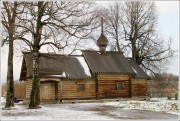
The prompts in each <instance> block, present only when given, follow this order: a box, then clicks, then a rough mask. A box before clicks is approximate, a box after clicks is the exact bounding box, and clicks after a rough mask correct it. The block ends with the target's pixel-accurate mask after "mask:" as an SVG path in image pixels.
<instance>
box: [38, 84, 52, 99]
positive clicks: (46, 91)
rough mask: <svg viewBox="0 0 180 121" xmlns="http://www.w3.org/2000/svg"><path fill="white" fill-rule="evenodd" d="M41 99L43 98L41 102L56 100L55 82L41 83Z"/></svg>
mask: <svg viewBox="0 0 180 121" xmlns="http://www.w3.org/2000/svg"><path fill="white" fill-rule="evenodd" d="M40 98H41V101H54V100H55V83H54V82H41V90H40Z"/></svg>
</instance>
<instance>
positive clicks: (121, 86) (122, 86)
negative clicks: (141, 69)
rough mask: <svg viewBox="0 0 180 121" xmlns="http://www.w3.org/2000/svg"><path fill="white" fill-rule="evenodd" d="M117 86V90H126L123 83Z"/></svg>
mask: <svg viewBox="0 0 180 121" xmlns="http://www.w3.org/2000/svg"><path fill="white" fill-rule="evenodd" d="M116 86H117V90H124V88H125V87H124V84H123V83H119V82H118V83H116Z"/></svg>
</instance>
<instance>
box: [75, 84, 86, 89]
mask: <svg viewBox="0 0 180 121" xmlns="http://www.w3.org/2000/svg"><path fill="white" fill-rule="evenodd" d="M80 86H83V90H82V89H81V88H80ZM85 90H86V85H85V84H78V85H77V91H85Z"/></svg>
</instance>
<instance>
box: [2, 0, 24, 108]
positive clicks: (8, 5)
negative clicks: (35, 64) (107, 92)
mask: <svg viewBox="0 0 180 121" xmlns="http://www.w3.org/2000/svg"><path fill="white" fill-rule="evenodd" d="M22 4H24V3H23V2H3V6H2V25H3V36H2V45H1V46H3V45H5V44H6V43H7V44H8V46H9V52H8V72H7V96H6V105H5V108H4V109H8V108H10V107H11V106H14V78H13V52H14V51H13V49H14V47H13V43H14V40H16V37H17V36H23V34H24V33H26V32H25V31H19V30H17V29H16V25H17V23H18V22H17V16H18V15H20V14H21V13H22V12H23V7H22V6H21V5H22Z"/></svg>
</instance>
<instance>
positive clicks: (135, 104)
mask: <svg viewBox="0 0 180 121" xmlns="http://www.w3.org/2000/svg"><path fill="white" fill-rule="evenodd" d="M151 100H153V102H151V101H136V100H132V101H121V102H108V103H106V104H105V105H110V106H114V107H115V108H123V109H139V110H150V111H163V112H166V113H171V114H176V115H178V114H179V105H178V101H176V100H166V99H162V98H154V99H151ZM155 100H156V101H155Z"/></svg>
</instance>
